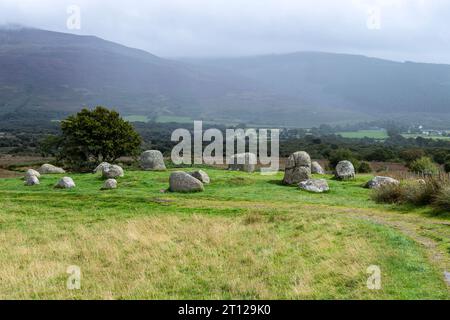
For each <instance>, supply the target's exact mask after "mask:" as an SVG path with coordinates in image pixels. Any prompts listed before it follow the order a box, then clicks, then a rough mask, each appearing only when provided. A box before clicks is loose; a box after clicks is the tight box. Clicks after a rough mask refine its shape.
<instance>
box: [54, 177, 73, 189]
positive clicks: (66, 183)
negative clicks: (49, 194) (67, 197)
mask: <svg viewBox="0 0 450 320" xmlns="http://www.w3.org/2000/svg"><path fill="white" fill-rule="evenodd" d="M55 188H58V189H72V188H75V182H73V180H72V178H70V177H64V178H61V180H59V182H58V183H57V184H56V185H55Z"/></svg>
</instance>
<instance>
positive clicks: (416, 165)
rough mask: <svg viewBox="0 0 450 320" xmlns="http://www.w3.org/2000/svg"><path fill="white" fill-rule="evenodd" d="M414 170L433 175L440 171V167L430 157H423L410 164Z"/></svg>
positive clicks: (410, 167)
mask: <svg viewBox="0 0 450 320" xmlns="http://www.w3.org/2000/svg"><path fill="white" fill-rule="evenodd" d="M408 167H409V169H410V170H411V171H413V172H417V173H422V174H425V175H433V174H437V173H439V167H438V166H437V165H436V164H435V163H434V162H433V160H431V159H430V158H428V157H422V158H419V159H417V160H414V161H413V162H411V163H410V164H409V165H408Z"/></svg>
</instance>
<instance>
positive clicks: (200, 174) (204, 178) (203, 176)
mask: <svg viewBox="0 0 450 320" xmlns="http://www.w3.org/2000/svg"><path fill="white" fill-rule="evenodd" d="M189 174H190V175H191V176H193V177H194V178H195V179H198V180H200V181H201V182H203V183H204V184H209V183H210V182H211V179H209V176H208V174H207V173H206V172H205V171H203V170H198V171H194V172H191V173H189Z"/></svg>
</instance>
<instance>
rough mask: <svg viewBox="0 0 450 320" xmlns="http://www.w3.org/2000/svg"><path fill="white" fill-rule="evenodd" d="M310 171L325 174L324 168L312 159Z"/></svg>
mask: <svg viewBox="0 0 450 320" xmlns="http://www.w3.org/2000/svg"><path fill="white" fill-rule="evenodd" d="M311 173H313V174H325V170H323V168H322V166H321V165H320V163H318V162H317V161H313V162H312V163H311Z"/></svg>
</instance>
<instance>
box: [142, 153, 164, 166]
mask: <svg viewBox="0 0 450 320" xmlns="http://www.w3.org/2000/svg"><path fill="white" fill-rule="evenodd" d="M141 167H142V169H144V170H166V165H165V164H164V157H163V154H162V153H161V151H158V150H148V151H145V152H143V153H142V155H141Z"/></svg>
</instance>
